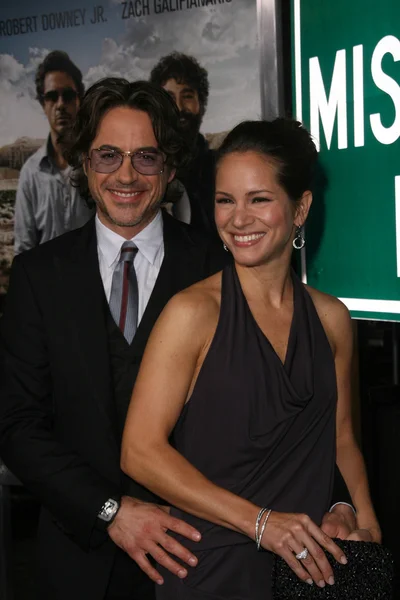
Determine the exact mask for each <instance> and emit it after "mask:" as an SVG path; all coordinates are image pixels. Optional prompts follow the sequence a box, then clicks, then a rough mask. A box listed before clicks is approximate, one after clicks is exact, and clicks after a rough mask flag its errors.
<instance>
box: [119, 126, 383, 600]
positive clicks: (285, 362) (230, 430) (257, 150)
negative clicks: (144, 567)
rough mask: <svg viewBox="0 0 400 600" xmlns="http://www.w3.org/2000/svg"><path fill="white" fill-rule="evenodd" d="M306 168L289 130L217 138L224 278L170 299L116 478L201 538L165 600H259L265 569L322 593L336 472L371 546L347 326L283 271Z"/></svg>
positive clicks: (310, 164)
mask: <svg viewBox="0 0 400 600" xmlns="http://www.w3.org/2000/svg"><path fill="white" fill-rule="evenodd" d="M316 158H317V152H316V149H315V146H314V143H313V142H312V140H311V138H310V136H309V134H308V132H307V131H306V130H305V129H304V128H303V127H301V125H300V124H299V123H297V122H295V121H290V120H285V119H277V120H275V121H272V122H246V123H242V124H240V125H238V126H237V127H236V128H235V129H234V130H233V131H232V132H231V133H230V134H229V135H228V136H227V138H226V139H225V141H224V143H223V145H222V147H221V149H220V152H219V156H218V161H217V175H216V206H215V219H216V224H217V228H218V232H219V235H220V237H221V239H222V241H223V243H224V245H225V246H226V248H227V250H228V251H229V252H231V254H232V257H233V261H232V264H231V265H229V266H228V267H226V268H225V269H224V271H223V272H222V273H218V274H216V275H214V276H213V277H210V278H209V279H207V280H205V281H203V282H200V283H198V284H196V285H194V286H192V287H190V288H188V289H187V290H185V291H183V292H181V293H180V294H178V295H177V296H175V297H174V298H173V299H172V300H171V301H170V302H169V304H168V305H167V307H166V308H165V310H164V311H163V313H162V315H161V316H160V319H159V321H158V322H157V324H156V326H155V328H154V330H153V332H152V335H151V338H150V341H149V343H148V347H147V349H146V352H145V355H144V359H143V363H142V367H141V371H140V374H139V377H138V379H137V383H136V386H135V390H134V393H133V397H132V401H131V405H130V409H129V413H128V418H127V422H126V427H125V433H124V440H123V453H122V468H123V469H124V470H125V471H126V472H127V473H128V474H129V475H130V476H131V477H132V478H134V479H136V480H137V481H139V482H140V483H142V484H143V485H145V486H146V487H148V488H150V489H151V490H152V491H154V492H156V493H157V494H158V495H160V496H161V497H163V498H165V499H166V500H167V501H168V502H170V503H171V506H173V507H174V508H172V514H175V515H177V516H179V517H181V518H184V519H186V520H187V521H189V522H190V523H191V524H192V525H194V526H195V527H196V528H197V529H198V530H200V531H201V533H202V539H201V541H200V542H199V543H198V544H197V545H196V544H193V546H192V547H191V549H192V550H194V551H195V552H196V554H197V556H198V559H199V563H198V565H197V566H196V568H195V569H192V570H191V571H190V573H189V575H188V577H186V578H185V579H184V580H179V579H178V578H176V577H174V576H172V575H169V574H168V573H167V572H166V571H164V572H163V576H164V585H162V586H160V587H159V588H158V590H157V597H158V598H160V599H162V600H200V599H204V600H206V599H215V600H222V599H229V600H270V599H271V598H272V578H271V571H272V564H273V553H276V554H279V555H280V556H282V557H283V558H284V559H285V560H286V561H287V563H288V564H289V565H290V567H291V568H292V569H293V571H294V572H295V573H296V574H297V575H298V577H299V578H300V579H302V580H303V581H304V582H305V585H307V584H312V583H313V582H314V583H315V584H316V585H320V586H321V587H322V586H324V585H325V584H331V585H332V584H333V583H334V581H333V572H332V569H331V567H330V565H329V563H328V561H327V559H326V557H325V554H324V552H323V551H322V549H325V550H327V551H329V552H330V553H332V555H333V556H334V557H335V558H336V560H338V561H341V562H345V560H346V559H345V557H344V556H343V553H342V551H341V550H340V549H339V548H338V546H337V545H336V544H334V542H333V541H332V540H331V539H330V538H329V537H328V536H327V535H326V534H324V532H323V531H322V530H321V528H320V524H321V520H322V516H323V514H324V513H325V511H326V510H328V508H329V501H330V497H331V493H332V483H333V472H334V465H335V458H336V460H337V463H338V466H339V468H340V470H341V472H342V474H343V476H344V478H345V481H346V484H347V486H348V488H349V491H350V493H351V496H352V500H353V503H354V505H355V507H356V510H357V520H358V527H359V528H360V529H362V530H363V533H361V534H359V535H360V537H361V538H362V539H367V540H368V539H373V540H375V541H379V540H380V531H379V526H378V523H377V520H376V517H375V514H374V511H373V508H372V505H371V502H370V498H369V493H368V485H367V479H366V474H365V467H364V462H363V459H362V456H361V453H360V451H359V449H358V447H357V445H356V443H355V440H354V435H353V430H352V425H351V408H350V405H351V391H350V387H351V386H350V363H351V356H352V328H351V322H350V317H349V313H348V311H347V309H346V307H345V306H344V305H343V304H342V303H341V302H340V301H339V300H337V299H336V298H333V297H331V296H328V295H326V294H323V293H321V292H319V291H317V290H315V289H312V288H309V287H307V286H305V285H303V284H302V283H301V281H300V280H299V279H298V277H297V276H296V275H295V273H294V272H293V270H292V269H291V266H290V265H291V256H292V251H293V247H298V246H301V245H302V243H303V241H302V240H303V238H302V234H301V227H302V226H303V225H304V223H305V221H306V218H307V215H308V211H309V209H310V205H311V201H312V194H311V191H310V188H311V179H312V172H313V168H314V164H315V161H316ZM255 542H256V543H255ZM257 546H258V547H259V548H262V549H264V550H266V551H267V552H257Z"/></svg>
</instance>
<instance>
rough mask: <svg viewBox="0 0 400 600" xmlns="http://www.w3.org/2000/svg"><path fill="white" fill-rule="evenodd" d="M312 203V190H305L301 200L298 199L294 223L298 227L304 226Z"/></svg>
mask: <svg viewBox="0 0 400 600" xmlns="http://www.w3.org/2000/svg"><path fill="white" fill-rule="evenodd" d="M311 204H312V192H310V190H307V191H305V192H304V194H303V195H302V197H301V198H300V200H298V201H297V207H296V214H295V217H294V224H295V225H296V227H302V226H303V225H304V223H305V222H306V220H307V217H308V213H309V210H310V207H311Z"/></svg>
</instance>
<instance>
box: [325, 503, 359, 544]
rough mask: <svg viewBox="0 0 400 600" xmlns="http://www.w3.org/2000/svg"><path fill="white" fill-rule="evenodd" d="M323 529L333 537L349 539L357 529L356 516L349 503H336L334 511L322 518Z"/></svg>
mask: <svg viewBox="0 0 400 600" xmlns="http://www.w3.org/2000/svg"><path fill="white" fill-rule="evenodd" d="M321 529H322V531H323V532H324V533H326V534H327V535H329V537H331V538H340V539H341V540H345V539H347V536H348V535H350V533H351V532H352V531H354V530H355V529H357V521H356V516H355V514H354V511H353V509H352V508H351V507H350V506H348V505H347V504H336V506H334V507H333V509H332V512H327V513H325V515H324V518H323V519H322V525H321Z"/></svg>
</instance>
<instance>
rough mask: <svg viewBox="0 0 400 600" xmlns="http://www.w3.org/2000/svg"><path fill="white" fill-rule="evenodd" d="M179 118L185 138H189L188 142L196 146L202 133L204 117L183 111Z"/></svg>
mask: <svg viewBox="0 0 400 600" xmlns="http://www.w3.org/2000/svg"><path fill="white" fill-rule="evenodd" d="M179 118H180V123H181V126H182V131H183V133H184V135H185V137H187V141H188V142H189V144H195V143H196V138H197V136H198V133H199V131H200V125H201V121H202V119H203V115H201V114H197V115H194V114H193V113H191V112H186V111H184V110H181V111H180V113H179Z"/></svg>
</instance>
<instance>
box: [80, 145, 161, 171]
mask: <svg viewBox="0 0 400 600" xmlns="http://www.w3.org/2000/svg"><path fill="white" fill-rule="evenodd" d="M93 150H97V151H99V150H103V151H107V150H108V151H109V152H115V153H116V154H119V155H120V156H121V157H122V161H121V164H120V165H119V167H117V168H116V169H115V170H114V171H109V172H108V173H102V175H108V174H109V173H115V171H118V169H120V168H121V167H122V164H123V160H124V158H125V156H129V157H130V158H131V165H132V168H133V169H135V171H136V172H137V173H139V174H140V175H150V174H149V173H141V172H140V171H138V170H137V169H136V167H135V166H134V165H133V162H132V156H135V155H137V154H149V153H150V152H152V153H153V154H160V155H161V156H163V154H162V152H161V151H160V150H156V152H154V150H128V152H123V151H122V150H116V149H115V148H101V147H100V148H92V149H91V150H90V152H89V154H88V155H87V156H86V160H88V161H89V164H90V168H91V169H92V171H94V172H95V173H101V171H96V170H95V169H93V167H92V161H91V158H90V153H91V152H92V151H93ZM165 164H166V160H165V159H164V157H163V165H165ZM162 173H164V166H163V168H162V169H161V171H158V172H157V173H152V174H151V175H150V177H152V176H153V175H161V174H162Z"/></svg>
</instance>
